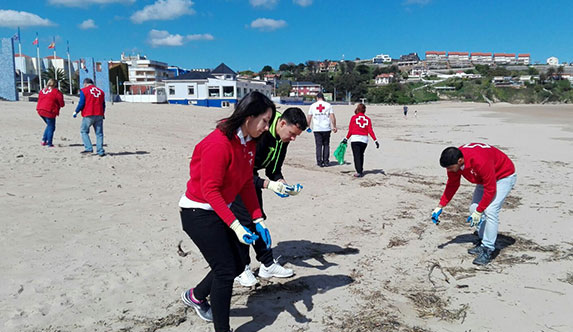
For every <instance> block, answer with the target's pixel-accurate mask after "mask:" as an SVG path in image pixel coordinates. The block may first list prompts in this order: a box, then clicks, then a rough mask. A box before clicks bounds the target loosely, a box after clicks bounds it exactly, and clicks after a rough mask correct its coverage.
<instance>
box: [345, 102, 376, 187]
mask: <svg viewBox="0 0 573 332" xmlns="http://www.w3.org/2000/svg"><path fill="white" fill-rule="evenodd" d="M364 113H366V106H365V105H364V104H362V103H361V104H358V106H356V109H355V110H354V115H353V116H352V118H350V123H349V124H348V134H346V137H345V138H344V139H343V140H342V143H344V144H346V143H347V142H348V140H349V139H350V146H351V147H352V155H353V157H354V169H356V173H355V174H354V177H356V178H361V177H363V176H364V173H363V166H364V151H366V146H367V145H368V135H370V137H372V139H373V140H374V144H376V148H377V149H378V148H380V144H379V143H378V141H377V140H376V134H374V130H372V120H370V118H369V117H367V116H366V114H364Z"/></svg>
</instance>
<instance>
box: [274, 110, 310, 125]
mask: <svg viewBox="0 0 573 332" xmlns="http://www.w3.org/2000/svg"><path fill="white" fill-rule="evenodd" d="M280 119H282V120H285V121H286V123H287V124H288V125H295V126H297V127H298V129H300V130H305V129H306V127H308V122H306V116H305V115H304V112H303V111H302V110H301V109H300V108H298V107H289V108H287V109H286V110H285V111H284V112H283V114H282V115H281V117H280Z"/></svg>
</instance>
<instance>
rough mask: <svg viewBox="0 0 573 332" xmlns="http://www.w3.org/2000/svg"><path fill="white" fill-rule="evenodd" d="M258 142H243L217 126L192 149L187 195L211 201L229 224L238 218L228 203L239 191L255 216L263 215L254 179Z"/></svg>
mask: <svg viewBox="0 0 573 332" xmlns="http://www.w3.org/2000/svg"><path fill="white" fill-rule="evenodd" d="M256 146H257V143H256V142H255V141H254V140H251V141H249V142H247V143H246V144H245V145H243V144H241V141H240V139H239V137H238V136H237V135H234V136H233V139H231V140H230V139H229V138H228V137H227V136H225V134H224V133H223V132H222V131H221V130H219V129H215V130H214V131H213V132H212V133H210V134H209V135H208V136H207V137H205V138H204V139H203V140H202V141H201V142H199V144H197V146H195V150H193V156H192V157H191V163H190V164H189V173H190V176H191V178H190V179H189V181H188V182H187V191H186V192H185V196H187V198H189V199H190V200H192V201H195V202H199V203H208V204H209V205H211V207H212V208H213V210H214V211H215V212H216V213H217V215H218V216H219V217H220V218H221V219H223V221H224V222H225V223H226V224H227V225H231V223H232V222H233V221H234V220H235V219H237V218H236V217H235V215H234V214H233V212H231V209H229V207H228V206H229V204H230V203H232V202H233V201H235V198H236V197H237V195H238V194H240V195H241V198H242V199H243V202H244V203H245V206H246V207H247V210H248V211H249V212H250V213H251V216H252V218H253V219H257V218H260V217H262V212H261V208H260V206H259V200H258V198H257V194H256V192H255V185H254V182H253V165H254V159H255V151H256Z"/></svg>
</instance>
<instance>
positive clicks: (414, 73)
mask: <svg viewBox="0 0 573 332" xmlns="http://www.w3.org/2000/svg"><path fill="white" fill-rule="evenodd" d="M408 76H410V77H419V78H422V77H426V76H428V69H427V68H426V67H424V66H416V67H414V68H412V70H411V71H410V73H409V74H408Z"/></svg>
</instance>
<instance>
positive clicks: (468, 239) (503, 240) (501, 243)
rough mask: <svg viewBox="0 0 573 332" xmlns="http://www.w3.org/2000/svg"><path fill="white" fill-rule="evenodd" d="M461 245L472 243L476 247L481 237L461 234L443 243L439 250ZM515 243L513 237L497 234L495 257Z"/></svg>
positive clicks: (475, 234)
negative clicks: (451, 245) (452, 245)
mask: <svg viewBox="0 0 573 332" xmlns="http://www.w3.org/2000/svg"><path fill="white" fill-rule="evenodd" d="M461 243H472V244H473V245H474V246H475V245H477V244H478V243H479V237H478V234H477V232H473V233H471V234H461V235H458V236H456V237H454V238H453V239H451V240H450V241H448V242H446V243H442V244H440V245H439V246H438V248H439V249H444V248H445V247H446V246H448V245H450V244H461ZM514 243H515V239H514V238H512V237H511V236H507V235H503V234H497V240H496V241H495V249H496V250H495V251H496V253H494V256H497V254H499V251H501V250H503V249H505V248H507V247H509V246H511V245H513V244H514Z"/></svg>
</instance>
